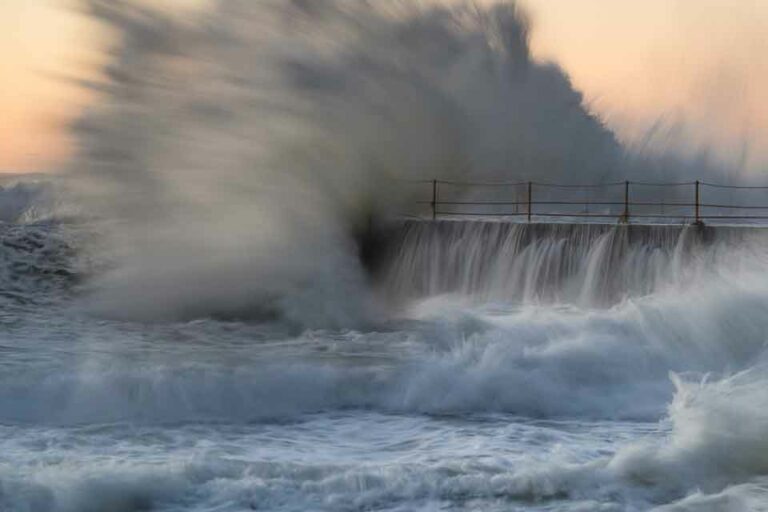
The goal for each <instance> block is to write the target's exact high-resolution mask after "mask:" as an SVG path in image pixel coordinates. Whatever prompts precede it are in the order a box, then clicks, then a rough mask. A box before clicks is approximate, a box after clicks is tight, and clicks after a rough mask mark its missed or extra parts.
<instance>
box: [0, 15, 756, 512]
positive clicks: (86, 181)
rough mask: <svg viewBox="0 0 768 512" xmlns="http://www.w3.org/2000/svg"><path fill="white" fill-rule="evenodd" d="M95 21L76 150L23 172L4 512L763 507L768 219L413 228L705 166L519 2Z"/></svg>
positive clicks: (2, 437) (5, 258)
mask: <svg viewBox="0 0 768 512" xmlns="http://www.w3.org/2000/svg"><path fill="white" fill-rule="evenodd" d="M88 5H89V11H88V12H89V13H90V15H91V16H93V17H94V18H95V19H98V20H100V21H101V22H103V23H105V24H106V25H107V26H108V27H110V29H111V30H113V31H114V33H115V36H116V37H115V38H114V47H112V48H110V49H109V50H108V51H107V52H106V53H105V57H106V58H105V60H106V64H105V65H104V69H103V70H102V71H103V76H102V77H101V78H100V79H99V80H97V81H94V82H92V83H89V84H88V85H89V86H90V87H93V88H94V89H95V90H97V91H98V93H99V99H98V101H97V102H95V104H94V105H92V106H91V107H90V108H89V109H88V110H87V111H86V112H84V113H83V115H82V117H81V119H79V120H78V121H77V123H75V125H74V126H73V132H74V133H75V134H76V136H77V137H78V141H79V148H80V151H79V153H78V155H77V156H76V157H75V158H74V159H73V161H72V162H71V163H69V164H68V165H67V166H66V168H65V169H62V171H61V172H60V173H59V174H57V175H56V176H52V177H47V178H46V177H42V178H41V177H35V178H24V177H20V178H17V179H13V180H6V181H5V182H4V183H3V186H2V188H0V510H1V511H9V512H40V511H51V512H107V511H108V512H139V511H157V512H181V511H198V512H204V511H205V512H213V511H216V512H242V511H251V510H269V511H281V512H287V511H307V510H312V511H374V510H376V511H412V510H420V511H436V510H451V511H477V510H483V511H486V510H487V511H510V510H520V511H522V510H533V511H537V510H538V511H564V512H565V511H568V512H576V511H579V512H584V511H604V512H605V511H612V512H613V511H616V512H618V511H646V510H655V511H678V512H680V511H694V510H695V511H699V510H706V511H718V512H719V511H723V512H739V511H764V510H768V444H767V443H768V441H767V440H768V357H766V342H767V341H768V338H767V337H766V332H768V277H767V276H768V273H766V269H768V231H766V228H762V227H760V226H748V227H735V226H730V227H728V226H717V227H711V226H706V227H702V226H693V225H691V226H685V225H677V226H664V225H654V226H640V225H622V224H618V223H609V224H581V225H579V224H572V223H569V222H562V223H557V224H545V223H540V222H538V219H534V221H536V222H533V223H530V224H528V223H514V222H510V221H509V220H508V219H487V220H484V221H476V220H469V219H462V218H452V219H438V220H436V221H432V220H429V219H414V218H412V217H407V218H406V217H405V216H404V215H402V214H403V213H406V212H405V210H406V209H407V206H408V205H412V204H413V203H414V202H415V201H417V200H418V199H419V196H418V194H415V193H414V192H413V191H412V187H411V186H410V185H407V184H406V183H412V181H413V180H419V179H434V178H455V177H462V178H467V177H470V178H472V179H477V180H488V179H491V180H492V179H501V178H506V177H508V174H509V173H511V172H514V178H515V179H517V180H521V179H522V180H527V179H537V180H541V181H569V182H573V183H584V182H597V181H604V180H610V181H615V180H616V179H617V178H619V179H627V178H629V177H635V176H642V177H644V178H647V179H651V178H654V177H656V176H658V175H659V173H663V172H667V173H674V174H675V176H690V172H691V166H689V165H688V164H687V163H686V162H685V161H684V160H681V159H675V158H672V157H665V158H664V159H663V161H661V160H657V159H655V157H654V158H651V157H648V156H643V155H637V154H631V153H630V152H629V151H628V150H626V149H624V148H623V147H622V146H621V144H619V142H618V141H617V140H616V139H615V138H614V136H613V135H612V133H611V132H610V131H609V130H608V129H607V128H606V127H605V126H603V125H602V123H601V122H600V120H599V119H598V118H596V117H595V116H594V115H592V114H591V113H589V112H588V111H587V110H586V109H585V107H584V106H583V105H582V103H583V100H582V97H581V94H580V93H578V91H576V90H574V89H573V87H572V86H571V84H570V82H569V80H568V78H567V76H566V75H565V73H564V72H563V71H562V70H560V69H559V68H558V67H557V66H556V65H555V64H552V63H540V62H536V61H535V60H534V59H533V58H532V57H531V56H530V52H529V49H528V42H527V41H528V30H529V22H528V20H527V18H526V17H525V14H524V12H523V11H522V10H520V9H519V8H518V7H517V6H516V5H515V4H514V3H510V2H506V3H501V4H499V5H496V6H494V7H488V8H481V7H479V6H477V5H474V4H468V5H465V4H460V5H453V4H452V5H442V4H440V5H436V4H435V3H432V2H411V1H391V2H389V1H386V2H384V1H383V2H354V1H344V0H318V1H317V2H307V1H300V0H293V1H271V0H264V1H263V2H250V1H246V0H222V1H219V2H213V5H212V6H211V7H210V9H205V10H204V11H202V12H196V13H195V14H189V15H188V16H186V15H185V16H182V15H178V14H169V13H164V12H158V11H154V10H151V9H148V8H146V7H142V6H141V5H139V4H135V3H133V2H122V1H121V2H107V1H100V0H93V1H91V2H89V4H88ZM696 172H697V173H704V174H706V175H708V176H720V175H719V174H718V173H721V172H723V171H720V170H718V169H715V168H711V169H710V168H706V166H705V165H703V164H702V163H701V162H698V163H697V166H696ZM663 176H667V175H666V174H663ZM698 177H700V175H697V178H698Z"/></svg>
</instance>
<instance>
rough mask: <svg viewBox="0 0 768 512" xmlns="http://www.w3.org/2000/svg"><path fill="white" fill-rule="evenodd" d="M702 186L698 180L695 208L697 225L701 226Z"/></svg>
mask: <svg viewBox="0 0 768 512" xmlns="http://www.w3.org/2000/svg"><path fill="white" fill-rule="evenodd" d="M700 185H701V183H700V182H699V180H696V199H695V203H694V204H695V207H696V225H697V226H700V225H701V192H700Z"/></svg>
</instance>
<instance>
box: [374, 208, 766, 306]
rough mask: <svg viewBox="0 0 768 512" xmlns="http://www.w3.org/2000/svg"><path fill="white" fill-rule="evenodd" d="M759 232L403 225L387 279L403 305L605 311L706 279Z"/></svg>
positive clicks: (393, 235)
mask: <svg viewBox="0 0 768 512" xmlns="http://www.w3.org/2000/svg"><path fill="white" fill-rule="evenodd" d="M760 233H761V231H760V230H752V231H745V230H742V229H738V228H728V227H718V228H712V227H698V226H639V225H609V224H581V225H578V224H522V223H508V222H487V221H467V220H441V221H432V222H429V221H417V220H413V221H405V222H403V223H402V224H400V225H399V226H398V228H396V229H393V230H392V231H391V232H390V236H389V248H388V249H387V251H388V252H387V254H388V256H387V257H386V261H385V262H384V263H383V265H382V266H381V269H380V271H379V276H380V278H381V282H382V283H383V286H384V288H385V289H386V293H387V294H388V295H389V296H391V297H393V298H396V299H398V300H407V299H415V298H422V297H428V296H435V295H441V294H460V295H464V296H468V297H471V298H472V299H474V300H476V301H479V302H503V303H541V302H544V303H564V304H577V305H583V306H597V307H605V306H610V305H612V304H615V303H616V302H618V301H620V300H622V299H623V298H626V297H631V296H642V295H646V294H649V293H653V292H655V291H658V290H661V289H663V288H664V287H669V286H675V287H679V286H685V285H688V284H692V283H695V281H696V279H701V278H703V277H702V276H703V272H706V271H707V270H708V269H712V268H714V265H713V263H715V262H716V261H718V260H721V259H722V258H724V257H727V255H728V254H729V253H730V252H731V251H730V250H731V249H732V248H734V247H736V246H742V245H744V243H745V242H746V241H747V240H748V239H749V240H752V239H759V238H761V236H760Z"/></svg>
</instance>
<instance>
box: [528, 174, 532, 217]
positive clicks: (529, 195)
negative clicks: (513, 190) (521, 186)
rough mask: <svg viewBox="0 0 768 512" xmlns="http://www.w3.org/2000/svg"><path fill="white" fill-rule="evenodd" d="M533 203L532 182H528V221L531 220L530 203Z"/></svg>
mask: <svg viewBox="0 0 768 512" xmlns="http://www.w3.org/2000/svg"><path fill="white" fill-rule="evenodd" d="M532 204H533V182H532V181H529V182H528V223H530V222H531V213H532V212H531V205H532Z"/></svg>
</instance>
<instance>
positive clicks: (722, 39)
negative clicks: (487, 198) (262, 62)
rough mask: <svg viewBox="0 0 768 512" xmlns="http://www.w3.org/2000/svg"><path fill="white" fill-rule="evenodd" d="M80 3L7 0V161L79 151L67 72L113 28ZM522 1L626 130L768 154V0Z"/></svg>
mask: <svg viewBox="0 0 768 512" xmlns="http://www.w3.org/2000/svg"><path fill="white" fill-rule="evenodd" d="M145 1H147V2H151V1H153V0H145ZM154 1H160V0H154ZM163 1H164V2H166V3H167V2H175V3H180V2H181V3H194V2H196V1H201V0H163ZM488 1H490V0H488ZM74 3H75V0H2V2H0V113H2V115H0V170H6V171H36V170H50V169H55V168H56V166H57V164H59V163H60V162H61V161H63V160H64V159H66V157H67V155H68V154H69V153H70V152H71V149H72V148H71V143H70V141H69V139H68V137H67V136H66V129H65V126H66V122H67V120H68V119H70V118H72V116H74V115H75V114H76V113H77V112H78V111H79V109H81V108H82V107H83V106H84V105H85V104H87V101H88V98H87V95H86V94H85V93H84V92H83V91H81V90H80V89H78V88H77V87H74V86H72V85H67V84H66V83H65V81H64V80H62V79H61V75H69V76H81V75H82V74H83V70H85V69H88V68H93V66H94V63H96V62H98V59H99V54H98V52H96V51H95V48H96V47H97V45H98V43H99V42H101V41H102V40H103V39H104V37H105V35H104V33H103V32H99V31H97V30H96V28H95V27H94V26H92V25H91V24H90V23H89V22H88V21H87V20H85V19H83V18H82V17H81V16H79V15H78V14H76V12H75V11H74V9H73V8H72V7H73V5H74ZM522 3H523V5H525V6H526V7H527V8H528V10H529V11H530V12H531V14H532V17H533V20H534V34H533V46H534V51H535V53H536V55H537V56H538V57H539V58H541V59H546V60H553V61H556V62H558V63H559V64H560V65H561V66H562V67H563V68H565V69H566V70H567V72H568V73H569V74H570V75H571V77H572V79H573V82H574V83H575V85H576V86H577V87H578V88H580V89H581V90H583V92H584V93H585V96H586V100H587V102H588V103H589V104H590V105H591V108H592V109H593V110H595V111H596V112H597V113H598V114H600V115H601V116H603V118H604V119H605V120H606V121H607V122H608V124H609V125H610V126H611V127H612V128H614V129H615V130H616V131H617V132H618V133H619V134H620V136H621V137H622V138H623V139H624V140H625V141H628V142H630V143H631V142H633V141H636V140H637V139H639V137H640V136H641V135H642V134H643V133H645V131H646V130H647V128H648V126H650V125H651V124H652V123H653V122H655V121H656V120H659V119H663V120H664V121H665V123H667V125H669V126H671V125H675V126H682V127H683V130H682V131H681V132H680V133H682V134H683V135H681V136H680V137H679V139H680V141H678V142H687V143H688V144H689V145H690V146H692V148H690V149H695V148H696V147H698V146H700V145H703V146H705V147H710V148H714V149H715V150H716V151H718V152H719V153H721V154H726V155H728V154H731V153H738V152H740V151H741V150H742V148H743V147H745V145H746V146H747V147H749V151H750V152H749V155H750V164H751V166H752V167H753V168H761V167H762V165H761V164H762V162H766V161H768V143H766V141H767V140H768V100H767V99H766V93H765V91H767V90H768V2H766V1H765V0H527V1H523V2H522ZM766 169H768V167H766Z"/></svg>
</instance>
